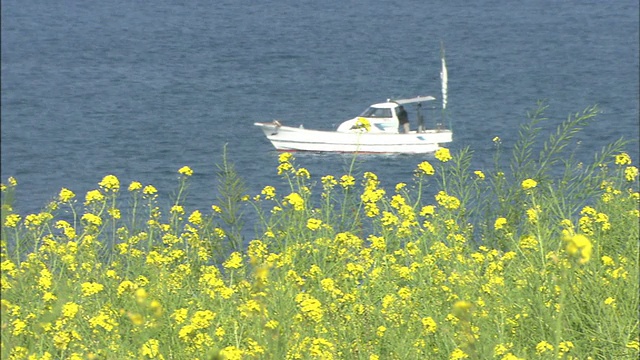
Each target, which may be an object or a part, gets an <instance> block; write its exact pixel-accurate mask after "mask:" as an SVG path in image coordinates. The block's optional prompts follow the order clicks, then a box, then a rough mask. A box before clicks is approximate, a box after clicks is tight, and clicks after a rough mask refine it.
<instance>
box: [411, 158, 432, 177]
mask: <svg viewBox="0 0 640 360" xmlns="http://www.w3.org/2000/svg"><path fill="white" fill-rule="evenodd" d="M416 173H417V174H418V175H419V176H420V175H433V174H435V173H436V170H435V169H434V168H433V166H432V165H431V164H430V163H429V162H428V161H423V162H421V163H420V164H418V169H417V170H416Z"/></svg>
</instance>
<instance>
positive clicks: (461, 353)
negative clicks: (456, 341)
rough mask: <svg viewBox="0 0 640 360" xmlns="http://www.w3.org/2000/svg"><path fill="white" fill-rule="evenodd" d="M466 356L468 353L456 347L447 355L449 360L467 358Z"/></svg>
mask: <svg viewBox="0 0 640 360" xmlns="http://www.w3.org/2000/svg"><path fill="white" fill-rule="evenodd" d="M468 357H469V355H467V353H465V352H464V351H462V350H461V349H460V348H456V349H455V350H453V352H451V355H449V360H460V359H467V358H468Z"/></svg>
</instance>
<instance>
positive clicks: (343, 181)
mask: <svg viewBox="0 0 640 360" xmlns="http://www.w3.org/2000/svg"><path fill="white" fill-rule="evenodd" d="M355 184H356V179H355V178H354V177H353V176H351V175H342V177H341V178H340V186H342V187H343V188H344V189H349V188H352V187H353V186H354V185H355Z"/></svg>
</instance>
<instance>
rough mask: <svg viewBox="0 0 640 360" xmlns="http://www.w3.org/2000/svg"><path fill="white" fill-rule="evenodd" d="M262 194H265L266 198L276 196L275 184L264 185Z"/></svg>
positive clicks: (269, 198)
mask: <svg viewBox="0 0 640 360" xmlns="http://www.w3.org/2000/svg"><path fill="white" fill-rule="evenodd" d="M261 194H262V195H264V198H265V199H266V200H271V199H273V198H275V197H276V188H274V187H273V186H270V185H267V186H265V187H264V189H262V192H261Z"/></svg>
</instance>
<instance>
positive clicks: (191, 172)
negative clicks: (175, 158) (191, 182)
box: [178, 166, 193, 176]
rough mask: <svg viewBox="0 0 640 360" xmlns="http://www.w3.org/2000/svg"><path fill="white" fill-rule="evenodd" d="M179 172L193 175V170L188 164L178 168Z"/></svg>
mask: <svg viewBox="0 0 640 360" xmlns="http://www.w3.org/2000/svg"><path fill="white" fill-rule="evenodd" d="M178 173H180V174H182V175H184V176H191V175H193V170H191V168H190V167H188V166H183V167H181V168H180V169H179V170H178Z"/></svg>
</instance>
